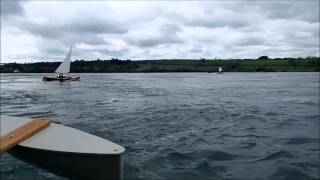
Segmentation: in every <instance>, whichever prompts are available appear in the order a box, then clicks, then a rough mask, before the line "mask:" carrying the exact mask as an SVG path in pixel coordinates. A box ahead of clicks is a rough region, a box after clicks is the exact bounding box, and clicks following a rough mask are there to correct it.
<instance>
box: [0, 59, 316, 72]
mask: <svg viewBox="0 0 320 180" xmlns="http://www.w3.org/2000/svg"><path fill="white" fill-rule="evenodd" d="M60 63H61V62H37V63H24V64H22V63H20V64H19V63H8V64H2V65H1V66H0V72H1V73H53V72H54V71H55V69H56V68H57V67H58V66H59V64H60ZM219 66H221V67H222V68H223V71H224V72H320V58H319V57H311V58H282V59H279V58H277V59H236V60H234V59H232V60H207V59H201V60H183V59H181V60H176V59H171V60H142V61H131V60H118V59H112V60H99V59H97V60H94V61H84V60H76V61H74V62H72V63H71V73H161V72H167V73H169V72H185V73H186V72H209V73H215V72H217V71H218V68H219Z"/></svg>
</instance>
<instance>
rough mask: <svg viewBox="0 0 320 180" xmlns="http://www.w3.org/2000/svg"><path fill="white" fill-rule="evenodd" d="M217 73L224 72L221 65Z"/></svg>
mask: <svg viewBox="0 0 320 180" xmlns="http://www.w3.org/2000/svg"><path fill="white" fill-rule="evenodd" d="M217 73H218V74H223V70H222V67H221V66H220V67H219V70H218V72H217Z"/></svg>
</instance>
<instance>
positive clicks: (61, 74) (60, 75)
mask: <svg viewBox="0 0 320 180" xmlns="http://www.w3.org/2000/svg"><path fill="white" fill-rule="evenodd" d="M65 77H66V76H65V75H64V74H63V73H59V74H58V76H57V78H60V79H63V78H65Z"/></svg>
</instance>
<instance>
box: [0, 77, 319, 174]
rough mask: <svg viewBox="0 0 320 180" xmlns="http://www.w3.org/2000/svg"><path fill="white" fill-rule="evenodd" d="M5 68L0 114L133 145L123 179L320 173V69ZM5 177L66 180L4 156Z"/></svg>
mask: <svg viewBox="0 0 320 180" xmlns="http://www.w3.org/2000/svg"><path fill="white" fill-rule="evenodd" d="M41 79H42V75H41V74H18V75H17V74H1V113H2V114H6V115H14V116H23V117H31V118H37V117H50V118H52V119H53V120H54V121H56V122H61V123H63V124H65V125H68V126H71V127H75V128H78V129H81V130H84V131H86V132H89V133H92V134H95V135H97V136H100V137H103V138H106V139H109V140H111V141H114V142H116V143H119V144H121V145H123V146H124V147H125V148H126V154H125V161H124V178H125V179H159V180H160V179H192V180H196V179H240V180H248V179H288V180H294V179H297V180H301V179H319V178H320V175H319V173H320V172H319V169H318V168H319V153H320V147H319V146H320V145H319V73H225V74H223V75H218V74H213V73H154V74H153V73H150V74H81V81H79V82H65V83H59V82H46V83H43V82H42V81H41ZM0 163H1V164H0V166H1V171H0V172H1V178H2V179H36V180H37V179H44V178H46V179H63V178H61V177H58V176H55V175H53V174H51V173H48V172H45V171H43V170H40V169H38V168H36V167H34V166H32V165H30V164H26V163H24V162H21V161H19V160H17V159H15V158H13V157H11V156H10V155H5V156H3V157H2V158H1V162H0Z"/></svg>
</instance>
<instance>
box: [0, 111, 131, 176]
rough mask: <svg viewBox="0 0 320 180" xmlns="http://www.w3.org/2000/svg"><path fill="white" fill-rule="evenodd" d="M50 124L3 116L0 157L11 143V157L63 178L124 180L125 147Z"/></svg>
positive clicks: (44, 121) (59, 125)
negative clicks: (28, 135) (123, 161)
mask: <svg viewBox="0 0 320 180" xmlns="http://www.w3.org/2000/svg"><path fill="white" fill-rule="evenodd" d="M48 121H49V120H39V119H38V120H32V119H29V118H22V117H13V116H5V115H1V131H0V132H1V140H2V141H1V144H0V150H1V151H0V152H1V153H0V154H2V153H4V150H3V149H5V148H6V147H3V146H6V145H8V144H11V145H9V146H8V147H9V150H8V149H6V150H8V151H7V152H8V153H9V154H11V155H13V156H15V157H17V158H18V159H21V160H23V161H26V162H29V163H32V164H34V165H36V166H39V167H40V168H42V169H45V170H48V171H50V172H53V173H55V174H57V175H60V176H63V177H67V178H70V179H103V180H104V179H122V160H121V155H122V154H123V153H124V151H125V149H124V148H123V147H122V146H120V145H118V144H115V143H113V142H110V141H108V140H105V139H102V138H100V137H97V136H94V135H91V134H88V133H85V132H83V131H80V130H77V129H74V128H70V127H67V126H64V125H61V124H56V123H49V122H48ZM50 122H51V121H50ZM36 126H39V128H41V129H40V130H39V128H38V130H37V127H36ZM28 133H29V134H31V137H27V136H26V135H27V134H28ZM21 137H23V138H24V139H21ZM18 139H20V141H21V140H22V141H21V142H19V141H16V140H18ZM7 141H9V143H6V142H7ZM10 141H11V142H10ZM13 141H16V142H17V143H16V144H17V145H15V146H14V143H13ZM10 146H11V147H10ZM10 148H11V149H10Z"/></svg>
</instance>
